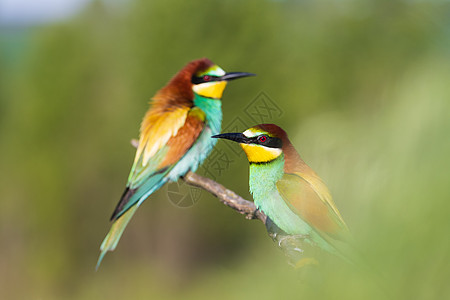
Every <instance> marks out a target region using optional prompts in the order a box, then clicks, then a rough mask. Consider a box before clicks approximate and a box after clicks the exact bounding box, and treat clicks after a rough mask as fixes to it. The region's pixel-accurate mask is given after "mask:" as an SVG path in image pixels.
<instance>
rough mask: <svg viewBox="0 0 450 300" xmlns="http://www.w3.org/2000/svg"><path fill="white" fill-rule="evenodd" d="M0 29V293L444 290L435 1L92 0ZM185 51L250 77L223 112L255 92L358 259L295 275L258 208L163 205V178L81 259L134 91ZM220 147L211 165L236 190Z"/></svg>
mask: <svg viewBox="0 0 450 300" xmlns="http://www.w3.org/2000/svg"><path fill="white" fill-rule="evenodd" d="M0 24H1V25H0V26H1V27H0V172H1V173H0V191H1V209H0V241H1V246H0V294H1V296H0V297H1V298H2V299H106V298H109V299H149V298H153V299H180V298H181V299H210V298H215V299H230V298H238V299H239V298H242V299H243V298H246V299H384V298H387V297H389V296H390V298H391V299H444V298H448V297H450V285H449V283H448V279H449V278H450V218H449V213H450V189H449V185H450V171H449V167H450V3H449V2H448V1H444V0H442V1H420V0H416V1H413V0H411V1H407V0H404V1H400V0H383V1H376V0H373V1H369V0H360V1H352V0H347V1H333V0H327V1H312V0H304V1H282V0H278V1H275V0H272V1H269V0H266V1H237V0H230V1H215V0H214V1H198V0H193V1H172V0H170V1H167V0H165V1H163V0H158V1H156V0H155V1H144V0H136V1H119V2H117V1H114V2H113V3H110V2H109V1H90V2H89V3H87V5H86V6H85V7H84V8H82V9H81V11H79V13H77V14H75V15H73V16H71V17H70V18H65V19H61V20H58V21H54V22H50V23H39V24H34V25H27V26H14V25H8V24H6V23H0ZM200 57H208V58H210V59H212V60H213V61H214V62H216V63H217V64H219V65H220V66H221V67H222V68H224V69H225V70H228V71H248V72H254V73H257V74H258V76H257V77H255V78H251V79H245V80H242V81H237V82H233V83H231V84H229V86H228V88H227V90H226V91H225V94H224V97H223V107H224V122H223V125H224V127H226V126H227V125H229V124H234V123H233V122H235V119H236V117H237V116H238V117H239V116H241V117H242V121H243V123H244V124H245V125H248V126H251V125H254V124H253V123H252V120H251V118H249V116H248V114H246V113H245V111H244V105H247V104H249V103H250V104H251V103H254V102H252V101H253V100H254V99H256V98H257V97H258V95H260V93H261V92H263V93H264V94H265V95H267V96H268V97H269V98H270V100H271V101H273V103H276V105H277V106H278V108H279V109H280V111H281V113H280V114H279V115H275V116H270V115H268V116H266V119H265V120H264V121H267V122H275V123H277V124H279V125H280V126H282V127H283V128H284V129H286V131H287V132H288V133H289V135H290V138H291V140H292V141H293V143H294V144H295V145H296V147H297V150H298V151H299V152H300V153H301V154H302V156H303V158H304V159H305V161H306V162H307V163H308V164H309V165H310V166H312V167H313V168H314V169H315V170H316V171H317V172H318V173H319V174H320V175H321V176H322V178H323V179H324V180H325V182H326V183H327V184H328V186H329V188H330V190H331V191H332V194H333V196H334V199H335V201H336V203H337V206H338V207H339V208H340V211H341V213H342V215H343V216H344V219H345V220H346V221H347V223H348V225H349V227H350V228H351V230H352V232H353V234H354V237H355V240H356V242H357V245H358V247H359V248H360V250H361V252H362V253H363V254H364V256H365V257H366V259H367V261H368V262H369V264H370V265H371V266H373V272H372V271H364V272H362V271H361V270H356V269H355V268H354V267H353V266H349V265H346V264H344V263H342V262H336V261H334V260H333V259H331V260H324V263H322V264H321V265H320V266H319V267H317V268H315V269H313V270H310V271H306V272H302V274H301V275H302V276H300V277H299V274H297V273H296V272H295V271H294V270H292V269H291V268H290V267H289V266H288V265H287V264H286V261H285V258H284V256H283V254H282V253H281V252H280V251H279V250H278V249H277V248H276V246H275V245H274V243H273V242H272V241H271V240H270V238H269V237H268V236H267V235H266V233H265V229H264V227H263V225H262V224H261V223H260V222H258V221H248V220H245V219H244V218H243V217H242V216H241V215H239V214H237V213H236V212H235V211H233V210H231V209H230V208H227V207H225V206H224V205H222V204H221V203H220V202H219V201H218V200H217V199H216V198H214V197H212V196H211V195H209V194H208V193H206V192H202V194H201V198H200V199H199V200H198V202H196V204H195V205H193V206H192V207H189V208H179V207H176V206H175V205H173V204H172V203H171V202H170V201H169V200H168V197H167V188H166V187H165V188H163V189H161V191H159V192H157V193H156V194H155V195H154V196H152V197H151V199H150V201H146V202H145V204H143V205H142V206H141V208H140V209H139V211H138V213H137V214H136V216H135V217H134V219H133V221H132V222H131V223H130V225H129V226H128V228H127V230H126V231H125V234H124V236H123V238H122V240H121V243H120V244H119V246H118V248H117V249H116V251H115V252H113V253H110V254H108V255H107V256H106V259H105V260H104V262H103V264H102V266H101V268H100V270H99V271H98V272H95V271H94V267H95V263H96V260H97V256H98V253H99V252H98V247H99V245H100V243H101V241H102V239H103V238H104V236H105V234H106V233H107V231H108V230H109V226H110V224H109V222H108V219H109V217H110V214H111V213H112V211H113V209H114V207H115V205H116V203H117V201H118V200H119V197H120V195H121V193H122V191H123V188H124V185H125V183H126V179H127V175H128V172H129V168H130V166H131V163H132V160H133V157H134V149H133V148H132V147H131V146H130V144H129V140H130V139H131V138H135V137H137V135H138V128H139V124H140V121H141V119H142V117H143V115H144V113H145V111H146V110H147V107H148V100H149V98H150V97H151V96H152V95H153V94H154V93H155V92H156V91H157V90H158V89H159V88H160V87H162V86H163V85H164V84H165V83H166V82H167V81H168V80H169V78H170V77H171V76H172V75H173V74H175V73H176V72H177V71H178V70H179V69H180V68H181V67H182V66H184V65H185V64H186V63H187V62H188V61H190V60H192V59H196V58H200ZM243 103H244V104H243ZM241 129H242V130H243V129H245V128H241ZM227 147H228V146H227V145H225V144H224V143H222V142H221V143H219V144H218V151H224V152H226V153H228V155H229V157H230V158H231V159H232V163H230V164H229V165H228V166H227V167H226V168H225V170H222V171H221V172H218V171H217V172H216V173H215V176H216V178H215V179H216V180H217V181H219V182H221V183H223V184H225V185H226V186H227V187H230V188H232V189H233V190H235V191H236V192H238V193H239V194H241V195H242V196H244V197H247V198H248V199H250V195H249V194H248V192H247V190H248V164H247V162H246V159H245V158H244V157H243V156H238V155H236V154H234V152H233V149H234V151H236V150H239V149H238V148H227ZM230 149H231V150H230ZM213 164H214V160H210V161H209V162H208V163H207V164H206V165H205V167H206V168H208V167H211V168H213ZM204 170H205V168H204V169H203V171H204ZM201 172H202V171H201ZM374 278H377V279H374ZM375 282H378V283H375ZM380 286H381V288H380Z"/></svg>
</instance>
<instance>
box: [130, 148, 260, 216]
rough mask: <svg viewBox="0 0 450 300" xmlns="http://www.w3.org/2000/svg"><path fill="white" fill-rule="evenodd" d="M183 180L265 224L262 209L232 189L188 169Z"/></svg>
mask: <svg viewBox="0 0 450 300" xmlns="http://www.w3.org/2000/svg"><path fill="white" fill-rule="evenodd" d="M131 145H133V147H137V145H138V141H137V140H135V139H133V140H131ZM183 180H184V181H185V182H186V183H187V184H189V185H192V186H195V187H199V188H202V189H204V190H205V191H207V192H210V193H211V194H213V195H214V196H216V197H217V198H218V199H219V200H220V202H222V203H223V204H225V205H226V206H229V207H231V208H232V209H234V210H235V211H237V212H238V213H240V214H242V215H245V218H246V219H249V220H250V219H258V220H261V222H263V223H264V224H266V220H267V217H266V215H265V214H264V213H263V212H262V211H260V210H258V209H257V208H256V205H255V204H254V203H253V202H252V201H248V200H245V199H244V198H242V197H241V196H239V195H238V194H236V193H235V192H233V191H232V190H229V189H227V188H225V187H224V186H223V185H221V184H220V183H217V182H215V181H214V180H212V179H209V178H206V177H203V176H200V175H198V174H195V173H193V172H190V171H189V172H188V173H187V174H186V175H185V176H184V177H183Z"/></svg>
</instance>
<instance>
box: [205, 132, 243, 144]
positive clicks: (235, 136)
mask: <svg viewBox="0 0 450 300" xmlns="http://www.w3.org/2000/svg"><path fill="white" fill-rule="evenodd" d="M212 138H215V139H227V140H230V141H234V142H237V143H244V144H246V143H248V138H247V137H246V136H245V135H243V134H242V133H222V134H217V135H213V136H212Z"/></svg>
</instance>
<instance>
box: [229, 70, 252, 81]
mask: <svg viewBox="0 0 450 300" xmlns="http://www.w3.org/2000/svg"><path fill="white" fill-rule="evenodd" d="M249 76H256V74H253V73H246V72H230V73H226V74H225V75H223V76H221V77H220V79H221V80H226V81H230V80H234V79H238V78H242V77H249Z"/></svg>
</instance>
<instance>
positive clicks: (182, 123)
mask: <svg viewBox="0 0 450 300" xmlns="http://www.w3.org/2000/svg"><path fill="white" fill-rule="evenodd" d="M252 75H254V74H251V73H243V72H232V73H226V72H225V71H224V70H222V69H221V68H220V67H219V66H218V65H216V64H214V63H213V62H211V61H210V60H209V59H206V58H203V59H199V60H195V61H192V62H190V63H188V64H187V65H186V66H185V67H184V68H183V69H182V70H181V71H179V72H178V73H177V74H176V75H175V76H174V77H173V78H172V79H171V80H170V81H169V83H168V84H167V85H166V86H165V87H163V88H162V89H161V90H159V91H158V92H157V93H156V95H155V96H154V97H153V98H152V100H153V101H152V102H151V107H150V109H149V110H148V112H147V113H146V115H145V117H144V119H143V121H142V124H141V129H140V137H139V145H138V147H137V151H136V156H135V159H134V163H133V166H132V168H131V171H130V174H129V176H128V183H127V185H126V188H125V191H124V193H123V195H122V198H121V199H120V201H119V203H118V204H117V207H116V209H115V210H114V212H113V214H112V217H111V220H112V221H114V223H113V224H112V227H111V229H110V231H109V233H108V235H107V236H106V238H105V239H104V240H103V243H102V245H101V247H100V251H101V254H100V257H99V259H98V263H97V268H98V266H99V265H100V263H101V261H102V259H103V257H104V256H105V254H106V252H107V251H112V250H114V249H115V248H116V246H117V243H118V242H119V239H120V237H121V235H122V233H123V231H124V229H125V227H126V226H127V224H128V222H129V221H130V219H131V217H132V216H133V214H134V213H135V212H136V210H137V208H138V207H139V205H141V203H142V202H144V200H145V199H147V198H148V197H149V196H150V195H151V194H152V193H153V192H154V191H156V190H158V189H159V188H160V187H161V186H162V185H164V184H165V183H166V182H168V181H176V180H178V178H180V177H181V176H184V175H185V174H186V173H187V172H188V171H192V172H195V171H196V170H197V167H198V166H199V164H201V163H202V162H203V160H204V159H205V158H206V157H207V156H208V154H209V153H210V151H211V150H212V148H213V147H214V145H215V144H216V140H214V139H211V138H210V137H211V135H214V134H218V133H220V128H221V123H222V110H221V100H220V99H221V98H222V93H223V91H224V89H225V86H226V85H227V82H228V81H230V80H233V79H237V78H242V77H246V76H252Z"/></svg>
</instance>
